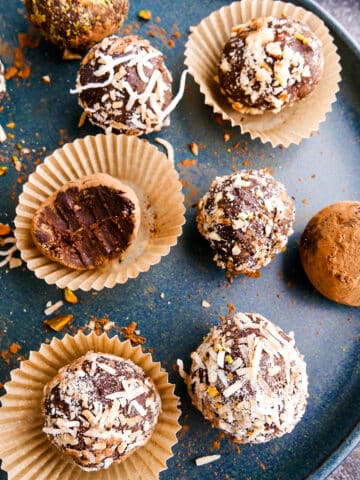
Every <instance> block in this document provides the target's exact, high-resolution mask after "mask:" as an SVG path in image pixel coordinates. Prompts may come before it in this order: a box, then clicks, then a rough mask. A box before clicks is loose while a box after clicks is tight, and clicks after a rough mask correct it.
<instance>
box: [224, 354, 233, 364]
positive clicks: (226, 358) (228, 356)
mask: <svg viewBox="0 0 360 480" xmlns="http://www.w3.org/2000/svg"><path fill="white" fill-rule="evenodd" d="M225 362H226V363H228V364H231V363H232V362H233V358H232V356H231V355H226V357H225Z"/></svg>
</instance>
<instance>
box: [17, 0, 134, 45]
mask: <svg viewBox="0 0 360 480" xmlns="http://www.w3.org/2000/svg"><path fill="white" fill-rule="evenodd" d="M25 7H26V10H27V14H28V17H29V20H30V22H31V23H32V24H33V25H35V27H37V28H38V29H39V31H40V32H41V33H42V35H44V37H45V38H46V39H47V40H49V41H50V42H52V43H55V44H56V45H59V46H60V47H61V48H68V49H70V50H76V51H81V50H87V49H89V48H90V47H91V46H93V45H95V43H97V42H100V41H101V40H102V39H103V38H105V37H107V36H108V35H112V34H113V33H114V32H115V31H116V30H117V29H118V28H120V27H121V25H122V23H123V21H124V20H125V19H126V17H127V14H128V10H129V2H128V0H106V1H103V0H100V1H99V0H97V1H89V0H25Z"/></svg>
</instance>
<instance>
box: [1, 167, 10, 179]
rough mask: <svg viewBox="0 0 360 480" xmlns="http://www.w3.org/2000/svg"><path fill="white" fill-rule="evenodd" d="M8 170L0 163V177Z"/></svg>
mask: <svg viewBox="0 0 360 480" xmlns="http://www.w3.org/2000/svg"><path fill="white" fill-rule="evenodd" d="M7 171H8V167H6V166H5V165H1V167H0V177H2V176H3V175H5V174H6V173H7Z"/></svg>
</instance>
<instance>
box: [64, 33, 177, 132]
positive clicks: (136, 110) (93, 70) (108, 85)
mask: <svg viewBox="0 0 360 480" xmlns="http://www.w3.org/2000/svg"><path fill="white" fill-rule="evenodd" d="M171 84H172V78H171V74H170V72H169V71H168V69H167V68H166V66H165V63H164V59H163V55H162V53H161V52H160V51H159V50H157V49H155V48H154V47H152V46H151V45H150V43H149V42H148V41H147V40H145V39H143V38H140V37H137V36H134V35H130V36H127V37H123V38H120V37H117V36H115V35H113V36H111V37H109V38H106V39H104V40H103V41H102V42H101V43H99V44H98V45H96V46H95V47H93V48H92V50H90V52H89V53H88V54H87V55H86V57H85V58H84V59H83V61H82V63H81V67H80V70H79V72H78V75H77V81H76V90H74V91H72V93H78V94H79V104H80V105H81V106H82V107H83V108H84V110H85V112H86V113H87V116H88V118H89V119H90V121H91V122H92V123H94V124H95V125H98V126H99V127H101V128H103V129H104V130H105V131H106V132H107V133H110V132H114V133H118V132H121V133H125V134H128V135H141V134H143V133H150V132H152V131H158V130H160V129H161V127H163V126H165V125H168V124H169V118H168V114H169V113H170V112H169V109H168V107H169V106H170V103H171V99H172V92H171Z"/></svg>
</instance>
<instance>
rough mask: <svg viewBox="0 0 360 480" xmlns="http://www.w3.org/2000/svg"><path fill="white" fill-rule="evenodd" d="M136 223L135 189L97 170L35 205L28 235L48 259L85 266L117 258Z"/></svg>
mask: <svg viewBox="0 0 360 480" xmlns="http://www.w3.org/2000/svg"><path fill="white" fill-rule="evenodd" d="M139 223H140V206H139V202H138V199H137V197H136V195H135V193H134V191H133V190H132V189H131V188H130V187H128V186H126V185H124V184H123V183H122V182H120V180H118V179H116V178H113V177H111V176H110V175H107V174H104V173H98V174H94V175H90V176H87V177H82V178H80V179H78V180H74V181H71V182H68V183H66V184H65V185H64V186H63V187H61V188H60V189H59V190H58V191H56V192H55V193H53V194H52V195H51V196H50V197H49V198H48V199H47V200H46V201H45V202H44V203H43V204H42V205H40V207H39V209H38V210H37V211H36V212H35V214H34V216H33V219H32V224H31V235H32V238H33V240H34V243H35V245H36V246H37V248H38V249H39V250H40V251H41V252H42V254H43V255H45V256H46V257H47V258H49V259H50V260H53V261H55V262H58V263H60V264H62V265H65V266H67V267H69V268H73V269H75V270H88V269H93V268H96V267H101V266H103V265H105V264H106V263H108V262H109V261H110V260H112V259H115V258H120V257H121V255H122V254H123V253H124V252H125V251H126V250H127V249H128V248H129V247H130V245H131V244H132V242H133V241H134V239H135V237H136V234H137V231H138V228H139Z"/></svg>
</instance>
